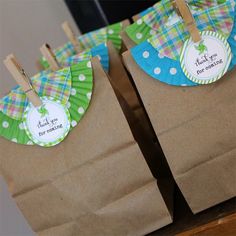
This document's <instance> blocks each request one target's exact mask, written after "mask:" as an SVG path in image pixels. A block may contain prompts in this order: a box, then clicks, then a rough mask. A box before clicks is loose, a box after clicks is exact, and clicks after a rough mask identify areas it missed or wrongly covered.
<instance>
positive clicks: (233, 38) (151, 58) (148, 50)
mask: <svg viewBox="0 0 236 236" xmlns="http://www.w3.org/2000/svg"><path fill="white" fill-rule="evenodd" d="M228 43H229V44H230V47H231V50H232V54H233V55H232V56H233V57H232V61H231V64H230V66H229V70H231V69H232V68H233V67H234V66H235V65H236V17H234V26H233V29H232V32H231V34H230V36H229V38H228ZM131 54H132V57H133V58H134V60H135V62H136V63H137V64H138V65H139V67H140V68H141V69H142V70H143V71H145V72H146V73H147V74H148V75H149V76H151V77H152V78H154V79H157V80H159V81H161V82H163V83H166V84H169V85H174V86H196V85H198V84H196V83H194V82H192V81H191V80H189V79H188V78H187V77H186V76H185V75H184V73H183V71H182V69H181V66H180V62H179V61H177V60H173V59H170V58H168V57H164V56H162V55H161V54H159V53H158V51H157V50H156V49H155V48H154V47H153V46H152V45H151V44H149V43H148V42H147V41H145V42H143V43H141V44H139V45H137V46H135V47H134V48H132V49H131Z"/></svg>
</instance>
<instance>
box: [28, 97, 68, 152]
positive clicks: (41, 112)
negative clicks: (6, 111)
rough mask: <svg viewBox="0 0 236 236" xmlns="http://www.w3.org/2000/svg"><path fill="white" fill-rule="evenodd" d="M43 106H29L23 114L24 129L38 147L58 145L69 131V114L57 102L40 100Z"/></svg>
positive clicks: (49, 99) (48, 99)
mask: <svg viewBox="0 0 236 236" xmlns="http://www.w3.org/2000/svg"><path fill="white" fill-rule="evenodd" d="M42 102H43V105H42V106H41V107H34V106H33V105H32V104H31V105H29V106H28V107H27V109H26V111H25V114H24V127H25V130H26V133H27V135H28V136H29V138H30V139H31V140H32V141H33V142H34V143H36V144H38V145H40V146H45V147H50V146H54V145H56V144H58V143H60V142H61V141H62V140H63V139H64V138H65V137H66V135H67V134H68V132H69V130H70V114H69V111H68V110H67V108H65V107H64V106H63V105H62V104H61V103H60V102H59V101H56V100H54V99H53V98H46V97H43V98H42Z"/></svg>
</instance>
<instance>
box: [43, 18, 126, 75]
mask: <svg viewBox="0 0 236 236" xmlns="http://www.w3.org/2000/svg"><path fill="white" fill-rule="evenodd" d="M121 30H122V23H121V22H119V23H116V24H113V25H109V26H107V27H104V28H101V29H98V30H94V31H91V32H89V33H86V34H83V35H80V36H78V37H77V39H78V42H79V45H80V48H81V50H82V51H84V53H85V54H86V52H88V51H90V50H91V55H92V56H93V57H94V56H100V57H101V58H102V60H101V63H102V65H103V68H104V69H106V70H107V71H108V67H109V63H108V61H106V60H105V59H104V60H103V57H102V55H101V54H99V53H98V50H101V45H105V46H106V42H107V41H109V40H110V41H112V43H113V44H114V46H115V47H116V49H117V50H118V51H120V49H121V38H120V32H121ZM53 52H54V54H55V56H56V58H57V60H58V62H59V63H61V64H63V63H65V62H66V61H67V58H68V57H71V56H75V55H76V54H77V53H76V51H75V49H74V46H73V45H72V43H71V42H67V43H66V44H64V45H62V46H60V47H58V48H56V49H55V50H53ZM86 59H88V58H86ZM40 63H41V65H42V66H43V67H44V68H45V69H47V68H48V67H49V64H48V62H47V61H46V59H45V58H44V57H42V58H41V59H40Z"/></svg>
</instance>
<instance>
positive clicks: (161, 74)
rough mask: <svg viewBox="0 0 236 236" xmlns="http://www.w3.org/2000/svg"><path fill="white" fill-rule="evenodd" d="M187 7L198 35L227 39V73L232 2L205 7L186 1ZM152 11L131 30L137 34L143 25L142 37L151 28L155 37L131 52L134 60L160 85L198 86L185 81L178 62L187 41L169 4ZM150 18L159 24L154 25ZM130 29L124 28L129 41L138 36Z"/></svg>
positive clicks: (232, 40) (231, 40)
mask: <svg viewBox="0 0 236 236" xmlns="http://www.w3.org/2000/svg"><path fill="white" fill-rule="evenodd" d="M188 3H189V8H190V9H191V12H192V14H193V17H194V19H195V21H196V25H197V27H198V29H199V30H200V31H211V32H217V33H220V34H221V35H223V36H224V37H225V38H226V39H227V41H228V43H229V46H230V48H231V52H232V56H233V57H232V61H231V64H230V66H229V70H230V69H232V68H233V66H234V65H235V63H236V61H235V60H236V58H235V53H236V51H235V50H236V44H235V43H236V42H235V34H236V29H235V9H234V7H235V2H234V1H223V2H222V1H221V3H218V2H217V1H209V2H207V4H206V3H204V2H202V1H188ZM153 9H155V11H154V10H153V11H151V12H150V13H148V14H147V15H145V16H144V17H142V18H141V19H139V20H138V21H137V22H136V23H135V25H134V26H133V27H134V28H135V29H136V30H137V29H138V28H137V26H138V25H140V27H141V28H142V27H143V26H142V25H143V24H145V25H146V26H145V27H146V28H145V27H144V28H145V29H144V28H143V29H144V31H143V32H144V33H145V32H148V31H147V27H148V28H150V26H151V25H152V27H153V28H152V32H154V33H153V34H155V35H153V36H152V37H150V32H149V33H148V34H149V35H148V36H147V37H149V38H148V40H146V41H144V42H142V43H140V44H139V45H137V46H136V47H134V48H132V49H131V54H132V56H133V58H134V60H135V61H136V63H137V64H138V65H139V66H140V68H141V69H142V70H144V71H145V72H146V73H147V74H148V75H150V76H151V77H153V78H155V79H158V80H159V81H161V82H164V83H167V84H170V85H175V86H194V85H198V84H197V83H195V82H193V81H191V80H189V79H188V78H187V77H186V75H185V74H184V73H183V71H182V68H181V65H180V62H179V58H180V52H181V49H182V47H183V45H184V42H185V41H186V40H187V39H188V38H189V33H188V30H187V27H186V26H185V25H184V22H183V20H182V18H181V17H179V16H178V15H177V13H176V11H175V9H174V7H173V3H172V2H170V1H162V2H160V3H157V4H156V5H155V6H154V7H153ZM157 12H158V14H157ZM154 13H155V14H154ZM154 15H155V17H156V19H157V18H158V20H159V21H157V20H155V21H154ZM148 25H149V26H148ZM134 28H133V29H132V27H130V28H129V27H128V29H127V31H126V32H127V33H128V34H129V36H130V35H131V36H132V35H133V37H132V39H135V37H136V35H137V34H138V33H139V32H138V33H136V34H135V33H134V31H132V30H134ZM139 29H140V28H139ZM131 31H132V32H133V33H132V34H130V32H131ZM147 37H146V38H147Z"/></svg>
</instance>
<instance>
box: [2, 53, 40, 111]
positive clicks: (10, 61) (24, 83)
mask: <svg viewBox="0 0 236 236" xmlns="http://www.w3.org/2000/svg"><path fill="white" fill-rule="evenodd" d="M4 64H5V66H6V67H7V69H8V70H9V72H10V73H11V74H12V76H13V78H14V79H15V81H16V82H17V84H19V85H20V86H21V89H22V90H23V91H24V93H25V94H26V96H27V97H28V99H29V101H30V102H31V103H32V104H33V105H34V106H35V107H39V106H41V105H42V101H41V99H40V97H39V96H38V94H37V93H36V92H35V90H34V88H33V87H32V84H31V81H30V78H29V77H28V75H27V74H26V73H25V71H24V69H23V68H22V66H21V65H20V64H19V63H18V62H17V59H16V57H15V56H14V55H13V54H11V55H9V56H7V58H6V59H5V60H4Z"/></svg>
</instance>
